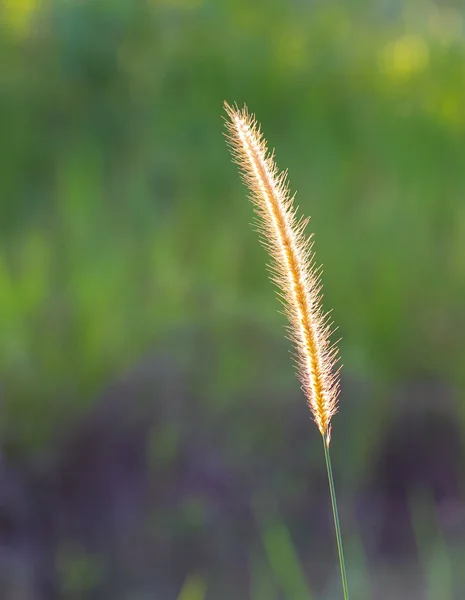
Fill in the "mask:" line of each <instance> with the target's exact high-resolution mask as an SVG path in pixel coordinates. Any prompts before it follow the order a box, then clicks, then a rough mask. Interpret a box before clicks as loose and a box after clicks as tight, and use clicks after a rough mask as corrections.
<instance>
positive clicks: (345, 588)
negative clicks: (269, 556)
mask: <svg viewBox="0 0 465 600" xmlns="http://www.w3.org/2000/svg"><path fill="white" fill-rule="evenodd" d="M323 446H324V449H325V459H326V469H327V471H328V481H329V492H330V494H331V504H332V507H333V517H334V529H335V530H336V541H337V551H338V554H339V565H340V567H341V581H342V591H343V592H344V600H349V589H348V586H347V574H346V565H345V562H344V552H343V550H342V537H341V526H340V525H339V515H338V512H337V502H336V490H335V489H334V479H333V469H332V467H331V457H330V455H329V444H328V439H327V434H326V435H324V436H323Z"/></svg>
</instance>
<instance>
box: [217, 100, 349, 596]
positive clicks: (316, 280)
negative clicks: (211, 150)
mask: <svg viewBox="0 0 465 600" xmlns="http://www.w3.org/2000/svg"><path fill="white" fill-rule="evenodd" d="M225 109H226V113H227V115H228V118H229V119H228V120H227V121H226V126H227V129H228V137H227V139H228V143H229V146H230V148H231V150H232V153H233V156H234V159H235V161H236V163H237V164H238V165H239V167H240V169H241V173H242V178H243V180H244V182H245V184H246V186H247V187H248V189H249V191H250V199H251V200H252V202H253V204H254V206H255V210H256V212H257V214H258V217H259V231H260V233H261V240H262V242H263V245H264V246H265V248H266V249H267V250H268V252H269V254H270V255H271V257H272V259H273V264H272V279H273V281H274V282H275V283H276V285H277V286H278V288H279V290H280V293H279V296H280V298H281V300H282V301H283V304H284V307H285V312H286V315H287V317H288V319H289V323H290V325H289V332H290V337H291V339H292V341H293V342H294V344H295V347H296V350H297V363H298V374H299V379H300V381H301V382H302V388H303V391H304V393H305V395H306V397H307V402H308V405H309V407H310V410H311V413H312V415H313V418H314V420H315V423H316V424H317V426H318V429H319V430H320V433H321V435H322V436H323V447H324V453H325V461H326V469H327V472H328V482H329V491H330V496H331V505H332V509H333V517H334V528H335V532H336V541H337V549H338V554H339V565H340V569H341V581H342V589H343V593H344V599H345V600H348V599H349V592H348V586H347V576H346V569H345V562H344V553H343V550H342V537H341V527H340V524H339V516H338V510H337V503H336V492H335V489H334V480H333V472H332V467H331V458H330V453H329V442H330V439H331V418H332V417H333V415H334V414H335V413H336V411H337V398H338V394H339V373H338V370H336V363H337V360H338V354H337V348H336V347H335V346H334V345H332V344H331V341H330V336H331V331H332V330H331V322H330V320H329V317H328V314H325V313H324V312H323V309H322V307H321V283H320V272H319V270H318V269H316V268H315V260H314V254H313V251H312V241H311V236H307V235H306V233H305V228H306V226H307V223H308V219H303V218H298V217H297V214H296V213H297V209H296V208H295V207H294V197H293V196H291V193H290V191H289V185H288V181H287V172H286V171H283V172H281V173H280V172H279V171H278V167H277V166H276V164H275V162H274V156H273V153H270V152H269V151H268V148H267V145H266V141H265V139H264V137H263V134H262V133H261V131H260V127H259V125H258V123H257V121H256V119H255V117H254V116H253V115H251V114H249V112H248V111H247V108H246V107H244V108H243V109H242V110H239V109H238V108H237V107H232V106H229V104H227V103H226V102H225Z"/></svg>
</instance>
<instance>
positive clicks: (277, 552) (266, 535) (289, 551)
mask: <svg viewBox="0 0 465 600" xmlns="http://www.w3.org/2000/svg"><path fill="white" fill-rule="evenodd" d="M261 535H262V540H263V545H264V548H265V552H266V555H267V557H268V561H269V563H270V566H271V569H272V571H273V574H274V576H275V578H276V580H277V582H278V584H279V586H280V588H281V590H282V591H283V593H284V594H285V596H286V600H311V598H313V596H312V594H311V592H310V589H309V587H308V582H307V577H306V575H305V572H304V570H303V568H302V565H301V562H300V559H299V556H298V554H297V551H296V549H295V546H294V545H293V543H292V539H291V536H290V533H289V530H288V529H287V527H286V526H285V525H284V524H283V523H281V522H279V521H277V520H276V519H274V520H273V521H268V522H267V523H264V522H261Z"/></svg>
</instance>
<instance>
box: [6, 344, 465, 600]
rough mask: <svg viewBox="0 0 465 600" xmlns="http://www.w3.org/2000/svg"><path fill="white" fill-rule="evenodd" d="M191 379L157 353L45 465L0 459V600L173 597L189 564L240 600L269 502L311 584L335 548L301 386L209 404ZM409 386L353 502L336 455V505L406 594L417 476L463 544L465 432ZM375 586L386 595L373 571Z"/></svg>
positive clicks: (269, 513) (322, 575)
mask: <svg viewBox="0 0 465 600" xmlns="http://www.w3.org/2000/svg"><path fill="white" fill-rule="evenodd" d="M186 365H187V366H186ZM199 389H200V388H199V386H198V372H197V371H196V368H195V359H194V358H192V360H191V361H186V363H185V365H184V366H180V364H179V361H174V359H172V358H171V357H170V355H169V353H167V354H166V355H164V356H161V355H160V356H154V357H152V358H150V359H147V360H146V361H145V362H144V363H143V364H141V365H140V366H138V367H137V368H135V369H134V370H133V371H132V372H131V373H129V374H128V375H127V377H126V378H124V379H123V380H121V381H119V382H117V383H115V384H114V385H112V386H111V387H109V389H108V390H107V391H106V393H104V394H103V396H102V397H101V399H100V400H98V401H97V402H96V404H95V406H94V408H92V409H91V410H90V412H89V413H88V414H87V415H86V416H85V417H84V418H83V419H82V420H81V421H80V422H79V423H74V424H73V425H70V426H69V430H68V431H65V432H63V434H62V435H61V438H60V439H61V441H60V442H59V443H58V447H57V448H55V449H54V452H53V453H51V455H52V456H53V457H54V458H53V459H49V460H48V461H47V463H45V462H44V463H42V464H40V465H39V466H38V463H37V460H36V461H35V462H34V464H32V463H31V464H28V463H27V461H23V462H22V463H19V462H18V461H15V460H14V459H12V458H11V459H8V458H7V457H5V456H2V457H0V573H1V577H0V590H1V597H2V598H5V599H6V600H10V599H13V598H16V597H18V596H17V595H18V594H20V593H21V594H23V595H20V597H21V598H23V597H24V598H28V599H34V600H35V599H37V600H41V599H44V600H45V599H47V600H49V599H50V600H53V599H54V598H57V599H58V598H75V597H79V598H89V599H94V598H95V599H97V598H98V599H104V600H105V599H107V598H108V599H110V598H111V599H113V600H114V599H119V598H121V599H123V598H129V597H131V596H130V595H131V594H132V595H134V594H135V595H137V594H141V595H142V594H144V593H145V594H147V595H148V596H151V597H160V598H163V599H164V598H166V599H170V598H173V599H174V598H176V596H177V593H178V591H179V589H180V586H181V585H182V582H183V581H184V580H185V578H186V576H188V575H189V574H192V573H201V574H203V575H204V576H205V578H206V580H208V583H209V589H210V593H211V596H209V598H210V597H211V598H213V597H218V596H217V595H216V596H215V594H218V593H220V590H222V591H221V594H222V596H221V597H222V598H224V599H225V600H228V599H229V598H231V599H232V598H238V597H240V598H246V597H248V596H247V594H248V591H247V590H248V589H249V583H250V582H249V577H250V573H249V566H250V556H251V553H253V552H254V551H257V552H262V553H263V547H262V540H261V533H260V527H259V523H266V522H268V521H270V519H271V520H273V519H275V517H276V516H277V515H278V514H279V517H280V518H281V519H282V521H283V522H284V523H285V525H286V526H287V527H288V529H289V533H290V535H291V538H292V541H293V543H294V544H295V547H296V549H297V550H298V552H299V555H300V558H301V561H302V565H303V566H304V569H305V571H306V573H307V574H308V577H309V581H311V582H312V589H314V590H318V589H320V590H321V589H323V587H324V585H325V584H326V583H327V580H328V577H329V576H330V574H331V570H332V568H333V566H334V561H335V560H336V558H335V549H334V544H333V531H332V523H331V514H330V512H329V498H328V494H327V482H326V475H325V472H324V471H323V470H322V469H323V468H324V467H323V464H322V462H321V461H320V458H321V456H320V454H319V451H320V447H319V444H320V440H319V437H318V438H317V430H316V428H315V427H314V425H313V424H312V422H311V420H310V418H309V416H308V412H307V408H306V406H305V403H303V402H302V398H301V397H299V395H296V394H295V393H292V394H291V395H292V396H294V395H295V396H296V397H295V398H294V397H292V398H289V399H288V400H286V402H284V403H283V402H282V392H279V391H275V392H272V391H267V392H265V391H264V390H263V391H262V393H261V394H257V393H256V392H254V394H253V397H252V396H251V397H250V398H249V399H246V401H244V398H242V399H238V401H237V402H235V403H231V404H229V405H228V406H227V407H226V408H223V409H222V410H219V411H216V410H214V407H213V408H212V406H211V405H210V406H209V405H208V404H207V403H206V401H205V399H204V398H202V396H201V394H200V393H199ZM403 389H404V392H403V393H405V394H406V395H407V396H408V397H409V398H410V399H411V400H412V399H413V398H414V396H415V395H418V390H411V389H409V388H408V387H407V386H403ZM350 391H351V388H350V385H349V384H346V385H344V393H345V394H346V395H347V396H350ZM430 391H431V390H430ZM432 394H433V397H436V398H443V399H444V398H445V397H446V396H447V393H446V390H443V389H436V390H433V391H432ZM404 400H405V399H402V400H401V401H400V402H399V404H398V405H399V406H400V407H401V408H400V409H399V410H398V411H395V410H393V415H394V416H393V417H392V420H391V422H390V424H389V425H388V424H386V427H383V431H385V434H383V437H380V438H379V439H378V440H377V449H376V452H375V453H374V454H373V457H372V460H371V461H370V465H369V469H368V470H367V471H366V472H365V473H364V475H363V485H360V486H358V487H357V488H356V489H354V490H351V494H352V493H353V494H354V498H355V500H354V509H352V508H351V505H352V500H351V499H350V494H348V493H347V491H346V490H345V489H344V487H345V486H344V485H343V484H342V482H343V481H344V478H343V470H344V456H343V454H341V445H338V446H335V452H334V458H333V460H334V464H335V467H336V468H335V471H336V477H337V479H338V486H337V487H338V491H339V501H340V508H341V517H342V519H343V522H344V523H345V525H346V529H350V528H351V527H352V529H354V528H356V527H359V528H360V531H361V534H362V538H363V540H364V545H365V551H366V554H367V557H368V561H369V565H370V568H371V569H372V570H373V572H376V570H377V569H378V568H380V566H381V567H383V568H384V567H386V565H387V566H388V567H389V568H391V569H392V570H393V572H394V573H396V572H397V573H398V574H401V573H402V572H403V568H404V567H405V565H408V576H409V577H410V578H412V573H414V574H415V573H416V574H417V575H415V576H414V577H413V579H414V581H416V583H415V584H414V588H413V589H416V590H417V591H418V595H417V596H414V595H412V596H411V597H418V598H421V597H422V596H421V593H420V591H419V590H421V589H422V588H421V585H422V577H421V565H420V563H419V561H418V560H417V548H416V542H415V536H414V530H413V528H412V520H411V497H412V490H413V491H415V490H420V491H422V492H424V493H427V494H428V495H429V496H428V497H430V498H431V502H432V506H433V511H434V514H436V516H437V521H438V526H439V527H441V528H442V529H443V532H444V535H445V537H446V539H447V540H449V541H450V543H452V544H453V543H459V542H460V543H463V539H464V533H465V519H464V504H463V490H462V485H463V477H462V473H463V460H462V443H461V440H460V437H459V434H458V429H457V424H456V422H455V420H454V419H453V417H452V413H451V411H450V410H449V409H447V408H446V410H439V411H438V410H437V409H434V406H435V402H430V403H425V402H421V401H419V402H413V401H411V402H410V403H409V404H408V405H407V404H405V401H404ZM348 402H350V400H348ZM415 405H416V406H417V408H415ZM418 405H420V407H421V408H420V409H419V408H418ZM402 407H403V408H402ZM406 407H409V408H406ZM343 420H344V417H343V415H342V416H341V420H340V422H339V423H338V427H340V428H342V427H343V426H344V423H343ZM76 573H77V574H76ZM399 576H400V577H401V575H399ZM415 585H416V586H417V587H415ZM458 585H459V584H458ZM412 594H413V592H412ZM386 597H387V596H386ZM373 598H376V599H377V598H384V596H383V590H382V589H381V588H379V586H378V588H377V587H376V583H375V584H374V585H373Z"/></svg>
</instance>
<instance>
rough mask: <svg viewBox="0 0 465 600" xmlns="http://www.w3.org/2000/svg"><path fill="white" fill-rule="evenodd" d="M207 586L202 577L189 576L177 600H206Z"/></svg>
mask: <svg viewBox="0 0 465 600" xmlns="http://www.w3.org/2000/svg"><path fill="white" fill-rule="evenodd" d="M206 596H207V585H206V583H205V581H204V579H203V577H201V576H200V575H189V577H188V578H187V579H186V581H185V582H184V585H183V586H182V589H181V591H180V592H179V596H178V599H177V600H205V598H206Z"/></svg>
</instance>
